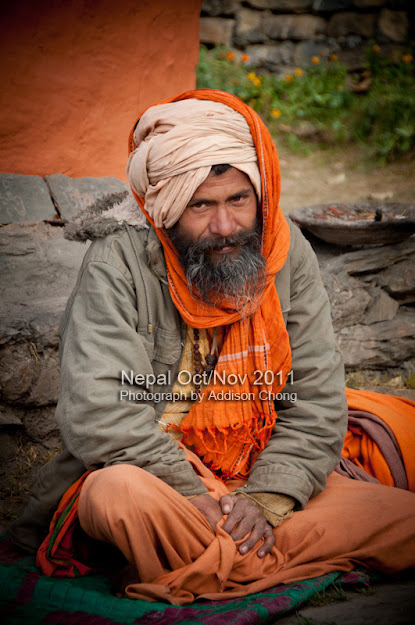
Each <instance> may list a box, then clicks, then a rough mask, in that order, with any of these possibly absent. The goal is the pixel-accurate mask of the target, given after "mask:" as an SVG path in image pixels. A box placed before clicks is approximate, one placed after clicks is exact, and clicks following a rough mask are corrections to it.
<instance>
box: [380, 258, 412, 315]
mask: <svg viewBox="0 0 415 625" xmlns="http://www.w3.org/2000/svg"><path fill="white" fill-rule="evenodd" d="M376 278H377V281H378V284H379V285H380V286H382V287H383V288H384V289H385V291H387V292H388V293H389V294H390V295H392V297H394V298H395V299H397V300H398V301H399V302H401V303H405V304H410V303H411V304H413V303H415V257H413V258H409V259H408V260H404V261H401V262H399V263H395V264H394V265H392V266H390V267H386V269H384V270H383V271H381V272H379V273H378V274H377V275H376Z"/></svg>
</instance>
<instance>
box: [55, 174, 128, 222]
mask: <svg viewBox="0 0 415 625" xmlns="http://www.w3.org/2000/svg"><path fill="white" fill-rule="evenodd" d="M45 180H46V182H47V184H48V186H49V189H50V193H51V195H52V197H53V200H54V202H55V204H56V206H57V208H58V210H59V213H60V215H61V217H62V218H63V219H70V218H71V217H73V216H74V215H76V213H78V212H79V211H80V210H82V209H83V208H86V207H87V206H89V205H90V204H93V202H95V200H97V199H98V198H99V197H103V196H104V195H107V194H109V193H119V192H120V191H124V190H125V189H128V188H129V187H128V184H127V183H126V182H123V181H122V180H119V179H118V178H111V177H109V176H103V177H101V178H90V177H84V178H71V177H70V176H65V175H64V174H52V175H51V176H46V177H45Z"/></svg>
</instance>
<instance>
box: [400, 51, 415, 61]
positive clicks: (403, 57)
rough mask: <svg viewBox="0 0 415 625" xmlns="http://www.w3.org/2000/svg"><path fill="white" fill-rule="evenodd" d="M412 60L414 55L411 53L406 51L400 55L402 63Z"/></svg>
mask: <svg viewBox="0 0 415 625" xmlns="http://www.w3.org/2000/svg"><path fill="white" fill-rule="evenodd" d="M413 60H414V57H413V56H412V54H409V53H407V54H403V55H402V61H403V62H404V63H412V61H413Z"/></svg>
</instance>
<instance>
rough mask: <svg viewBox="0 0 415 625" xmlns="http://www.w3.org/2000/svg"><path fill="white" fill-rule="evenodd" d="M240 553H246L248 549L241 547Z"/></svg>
mask: <svg viewBox="0 0 415 625" xmlns="http://www.w3.org/2000/svg"><path fill="white" fill-rule="evenodd" d="M239 551H240V552H241V553H246V552H247V551H248V547H241V548H240V550H239Z"/></svg>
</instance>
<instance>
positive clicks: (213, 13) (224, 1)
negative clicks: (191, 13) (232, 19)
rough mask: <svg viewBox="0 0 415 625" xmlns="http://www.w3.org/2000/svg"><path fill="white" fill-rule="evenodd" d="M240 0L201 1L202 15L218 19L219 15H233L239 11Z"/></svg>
mask: <svg viewBox="0 0 415 625" xmlns="http://www.w3.org/2000/svg"><path fill="white" fill-rule="evenodd" d="M241 2H242V0H203V4H202V11H201V12H202V15H209V16H210V17H218V16H219V15H234V14H235V12H236V11H237V10H238V9H239V7H240V5H241Z"/></svg>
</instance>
